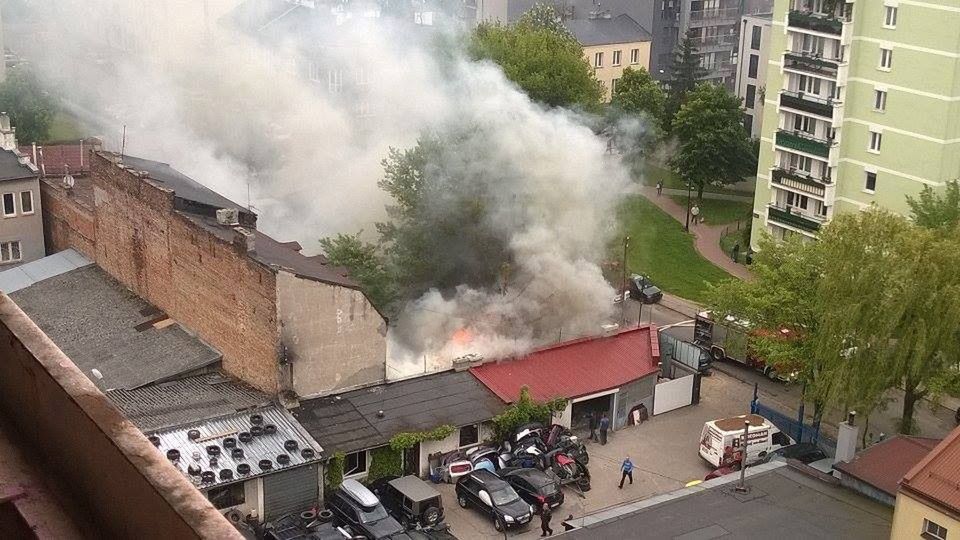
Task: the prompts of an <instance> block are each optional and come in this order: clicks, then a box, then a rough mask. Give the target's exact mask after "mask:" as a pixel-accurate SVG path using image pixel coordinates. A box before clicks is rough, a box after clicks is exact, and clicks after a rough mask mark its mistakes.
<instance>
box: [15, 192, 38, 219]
mask: <svg viewBox="0 0 960 540" xmlns="http://www.w3.org/2000/svg"><path fill="white" fill-rule="evenodd" d="M24 195H30V210H29V211H27V210H24V209H23V196H24ZM17 202H19V203H20V214H21V215H24V216H29V215H31V214H33V213H34V212H35V208H36V207H35V206H34V205H33V202H34V201H33V190H32V189H31V190H28V191H21V192H20V199H19V200H18V201H17Z"/></svg>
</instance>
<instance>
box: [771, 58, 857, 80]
mask: <svg viewBox="0 0 960 540" xmlns="http://www.w3.org/2000/svg"><path fill="white" fill-rule="evenodd" d="M842 63H843V60H842V59H827V58H823V57H822V56H820V55H816V54H811V53H804V52H786V53H784V54H783V67H784V68H786V69H793V70H796V71H800V72H803V73H811V74H814V75H823V76H827V77H836V76H837V71H838V70H839V68H840V64H842Z"/></svg>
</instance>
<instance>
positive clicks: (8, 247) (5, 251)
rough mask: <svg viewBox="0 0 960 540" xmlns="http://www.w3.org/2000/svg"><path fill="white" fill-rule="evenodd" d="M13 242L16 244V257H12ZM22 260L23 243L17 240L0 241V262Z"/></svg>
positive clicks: (6, 262)
mask: <svg viewBox="0 0 960 540" xmlns="http://www.w3.org/2000/svg"><path fill="white" fill-rule="evenodd" d="M13 244H16V245H17V257H16V258H14V257H13ZM22 260H23V244H21V243H20V241H19V240H8V241H6V242H0V264H13V263H18V262H20V261H22Z"/></svg>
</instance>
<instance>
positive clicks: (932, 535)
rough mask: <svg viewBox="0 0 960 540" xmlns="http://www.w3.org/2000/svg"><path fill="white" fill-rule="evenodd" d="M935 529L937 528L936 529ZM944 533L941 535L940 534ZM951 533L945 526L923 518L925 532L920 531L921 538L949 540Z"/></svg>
mask: <svg viewBox="0 0 960 540" xmlns="http://www.w3.org/2000/svg"><path fill="white" fill-rule="evenodd" d="M934 527H936V528H935V529H934ZM931 529H932V530H931ZM941 531H943V534H942V535H941V534H940V532H941ZM948 532H949V531H948V530H947V528H946V527H944V526H943V525H940V524H939V523H936V522H934V521H930V520H929V519H927V518H923V530H922V531H920V536H921V537H923V538H926V539H927V540H947V533H948Z"/></svg>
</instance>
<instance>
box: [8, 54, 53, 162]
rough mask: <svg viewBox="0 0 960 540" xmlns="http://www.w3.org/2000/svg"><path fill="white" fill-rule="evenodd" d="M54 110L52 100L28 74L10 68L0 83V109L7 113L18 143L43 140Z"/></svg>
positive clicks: (45, 137)
mask: <svg viewBox="0 0 960 540" xmlns="http://www.w3.org/2000/svg"><path fill="white" fill-rule="evenodd" d="M55 109H56V107H55V104H54V101H53V99H52V98H51V97H50V96H49V95H48V94H47V93H46V92H45V91H44V90H43V88H42V87H41V86H40V82H39V80H37V78H36V76H35V75H33V73H31V72H29V71H26V70H24V69H20V68H18V69H11V70H10V71H9V72H8V73H7V79H6V80H5V81H4V82H3V83H2V84H0V110H4V111H6V112H7V114H9V116H10V122H11V123H12V124H13V126H14V127H15V128H16V129H17V140H18V141H20V142H21V143H24V144H27V143H33V142H43V141H45V140H46V139H47V137H48V135H49V133H50V124H51V123H52V122H53V115H54V112H55Z"/></svg>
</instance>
